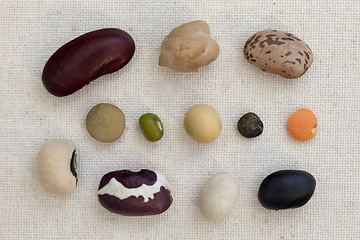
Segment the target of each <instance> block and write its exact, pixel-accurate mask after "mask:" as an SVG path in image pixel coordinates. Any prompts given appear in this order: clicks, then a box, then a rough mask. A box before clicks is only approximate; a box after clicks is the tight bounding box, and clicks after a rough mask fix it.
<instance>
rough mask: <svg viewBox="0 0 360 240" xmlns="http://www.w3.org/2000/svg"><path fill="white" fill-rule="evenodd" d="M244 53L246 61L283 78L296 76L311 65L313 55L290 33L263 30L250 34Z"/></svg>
mask: <svg viewBox="0 0 360 240" xmlns="http://www.w3.org/2000/svg"><path fill="white" fill-rule="evenodd" d="M244 54H245V57H246V59H247V61H248V62H250V63H251V64H254V65H255V66H257V67H259V68H260V69H262V70H264V71H267V72H270V73H275V74H279V75H280V76H282V77H284V78H298V77H300V76H302V75H303V74H304V73H305V72H306V71H307V70H308V69H309V67H310V66H311V64H312V62H313V60H314V56H313V53H312V51H311V49H310V48H309V46H308V45H307V44H306V43H305V42H303V41H302V40H301V39H299V38H298V37H296V36H294V35H293V34H291V33H287V32H283V31H278V30H264V31H260V32H257V33H255V34H254V35H253V36H251V37H250V38H249V39H248V40H247V42H246V44H245V46H244Z"/></svg>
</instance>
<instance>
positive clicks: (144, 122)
mask: <svg viewBox="0 0 360 240" xmlns="http://www.w3.org/2000/svg"><path fill="white" fill-rule="evenodd" d="M139 124H140V127H141V130H142V132H143V134H144V137H145V138H146V139H147V140H149V141H150V142H156V141H159V140H160V139H161V138H162V137H163V135H164V127H163V124H162V122H161V120H160V118H159V116H158V115H156V114H153V113H146V114H144V115H142V116H141V117H140V118H139Z"/></svg>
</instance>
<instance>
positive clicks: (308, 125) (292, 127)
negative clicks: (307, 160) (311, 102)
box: [288, 109, 318, 141]
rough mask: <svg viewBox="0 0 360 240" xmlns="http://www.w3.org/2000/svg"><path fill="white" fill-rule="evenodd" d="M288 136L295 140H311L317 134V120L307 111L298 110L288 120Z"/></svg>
mask: <svg viewBox="0 0 360 240" xmlns="http://www.w3.org/2000/svg"><path fill="white" fill-rule="evenodd" d="M288 128H289V131H290V134H291V135H292V136H293V137H294V138H295V139H297V140H300V141H307V140H310V139H313V138H314V137H315V136H316V134H317V132H318V125H317V118H316V116H315V114H314V113H313V112H312V111H311V110H309V109H299V110H298V111H296V112H295V113H294V114H293V115H292V116H291V117H290V118H289V125H288Z"/></svg>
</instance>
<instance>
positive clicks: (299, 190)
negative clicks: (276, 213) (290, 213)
mask: <svg viewBox="0 0 360 240" xmlns="http://www.w3.org/2000/svg"><path fill="white" fill-rule="evenodd" d="M315 186H316V181H315V178H314V177H313V176H312V175H311V174H310V173H308V172H305V171H299V170H282V171H278V172H274V173H272V174H270V175H269V176H267V177H266V178H265V179H264V180H263V181H262V183H261V185H260V188H259V192H258V199H259V202H260V204H261V205H262V206H263V207H264V208H267V209H271V210H280V209H287V208H298V207H301V206H303V205H304V204H306V203H307V202H308V201H309V200H310V198H311V197H312V195H313V193H314V191H315Z"/></svg>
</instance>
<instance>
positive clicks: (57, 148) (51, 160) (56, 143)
mask: <svg viewBox="0 0 360 240" xmlns="http://www.w3.org/2000/svg"><path fill="white" fill-rule="evenodd" d="M75 150H76V147H75V144H74V143H73V142H72V141H70V140H66V139H53V140H50V141H47V142H46V143H45V144H44V145H43V147H42V148H41V149H40V151H39V153H38V155H37V158H36V171H37V175H38V177H39V181H40V183H41V184H42V186H43V188H44V189H45V191H47V192H49V193H50V194H53V195H65V194H68V193H70V192H72V191H74V189H75V187H76V183H77V174H76V171H75V169H76V155H75Z"/></svg>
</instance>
